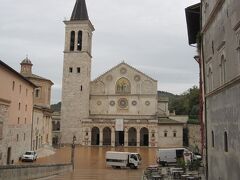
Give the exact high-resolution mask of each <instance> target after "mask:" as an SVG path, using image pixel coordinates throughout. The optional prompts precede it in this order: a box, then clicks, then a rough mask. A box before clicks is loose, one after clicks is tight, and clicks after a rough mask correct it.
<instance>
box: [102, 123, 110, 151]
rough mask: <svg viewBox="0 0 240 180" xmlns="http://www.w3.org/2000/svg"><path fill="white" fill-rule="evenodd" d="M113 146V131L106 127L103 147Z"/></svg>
mask: <svg viewBox="0 0 240 180" xmlns="http://www.w3.org/2000/svg"><path fill="white" fill-rule="evenodd" d="M110 145H111V129H110V128H109V127H105V128H104V129H103V146H110Z"/></svg>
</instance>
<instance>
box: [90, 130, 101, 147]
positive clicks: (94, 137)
mask: <svg viewBox="0 0 240 180" xmlns="http://www.w3.org/2000/svg"><path fill="white" fill-rule="evenodd" d="M99 139H100V130H99V128H98V127H93V128H92V131H91V145H97V146H99V143H100V141H99Z"/></svg>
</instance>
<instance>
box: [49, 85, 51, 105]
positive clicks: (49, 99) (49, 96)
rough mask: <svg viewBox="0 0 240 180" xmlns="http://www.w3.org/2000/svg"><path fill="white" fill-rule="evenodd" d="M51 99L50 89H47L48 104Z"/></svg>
mask: <svg viewBox="0 0 240 180" xmlns="http://www.w3.org/2000/svg"><path fill="white" fill-rule="evenodd" d="M50 98H51V88H48V102H49V103H50Z"/></svg>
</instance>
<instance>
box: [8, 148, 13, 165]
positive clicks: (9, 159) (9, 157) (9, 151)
mask: <svg viewBox="0 0 240 180" xmlns="http://www.w3.org/2000/svg"><path fill="white" fill-rule="evenodd" d="M11 151H12V148H11V147H8V150H7V165H9V164H10V161H11Z"/></svg>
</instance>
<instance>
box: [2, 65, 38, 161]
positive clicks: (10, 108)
mask: <svg viewBox="0 0 240 180" xmlns="http://www.w3.org/2000/svg"><path fill="white" fill-rule="evenodd" d="M35 87H36V86H35V84H33V83H32V82H31V81H29V80H28V79H26V78H25V77H24V76H22V75H21V74H19V73H18V72H16V71H15V70H14V69H12V68H11V67H9V66H8V65H7V64H5V63H4V62H3V61H0V165H6V164H12V163H14V162H16V161H17V160H18V159H19V157H20V156H21V155H22V154H23V153H24V152H25V151H27V150H30V149H31V129H32V115H33V114H32V112H33V91H34V88H35Z"/></svg>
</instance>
